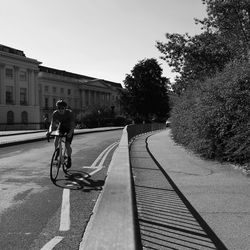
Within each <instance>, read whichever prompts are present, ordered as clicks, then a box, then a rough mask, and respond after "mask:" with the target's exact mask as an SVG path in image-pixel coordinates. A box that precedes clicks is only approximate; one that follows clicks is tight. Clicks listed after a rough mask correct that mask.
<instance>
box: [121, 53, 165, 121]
mask: <svg viewBox="0 0 250 250" xmlns="http://www.w3.org/2000/svg"><path fill="white" fill-rule="evenodd" d="M168 83H169V80H168V79H167V78H165V77H162V69H161V67H160V66H159V64H158V62H157V60H156V59H154V58H151V59H144V60H142V61H139V63H137V64H136V65H135V66H134V68H133V69H132V70H131V74H128V75H127V76H126V78H125V80H124V85H125V90H124V91H123V92H122V94H121V104H122V106H123V109H124V111H125V112H126V113H127V114H128V115H130V116H131V117H132V118H133V119H137V118H139V119H143V120H150V119H152V118H155V119H163V118H164V119H166V117H167V116H168V112H169V103H168V100H169V99H168V94H167V84H168Z"/></svg>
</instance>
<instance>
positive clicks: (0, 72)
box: [0, 63, 5, 104]
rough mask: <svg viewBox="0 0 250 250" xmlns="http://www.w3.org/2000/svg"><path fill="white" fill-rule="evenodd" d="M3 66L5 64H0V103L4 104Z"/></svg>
mask: <svg viewBox="0 0 250 250" xmlns="http://www.w3.org/2000/svg"><path fill="white" fill-rule="evenodd" d="M4 66H5V64H3V63H1V64H0V104H5V81H4Z"/></svg>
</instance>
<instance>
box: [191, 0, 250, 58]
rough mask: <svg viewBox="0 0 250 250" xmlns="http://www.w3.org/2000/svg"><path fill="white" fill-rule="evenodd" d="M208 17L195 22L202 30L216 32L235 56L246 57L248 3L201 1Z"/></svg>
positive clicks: (245, 0)
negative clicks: (205, 7) (204, 5)
mask: <svg viewBox="0 0 250 250" xmlns="http://www.w3.org/2000/svg"><path fill="white" fill-rule="evenodd" d="M202 2H203V4H206V5H207V14H208V17H207V18H204V19H203V20H196V21H197V23H200V24H202V25H203V29H206V30H213V31H214V32H218V33H219V34H220V35H221V37H222V38H223V39H224V40H225V42H227V43H228V45H229V46H230V47H231V50H233V51H234V54H235V55H236V56H238V57H239V56H240V57H242V55H243V56H246V55H248V53H249V50H250V1H249V0H237V1H235V0H202Z"/></svg>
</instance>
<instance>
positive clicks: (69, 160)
mask: <svg viewBox="0 0 250 250" xmlns="http://www.w3.org/2000/svg"><path fill="white" fill-rule="evenodd" d="M66 167H67V168H70V167H71V157H68V161H67V165H66Z"/></svg>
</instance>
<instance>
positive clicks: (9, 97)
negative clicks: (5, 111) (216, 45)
mask: <svg viewBox="0 0 250 250" xmlns="http://www.w3.org/2000/svg"><path fill="white" fill-rule="evenodd" d="M5 97H6V104H14V100H13V86H6V92H5Z"/></svg>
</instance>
